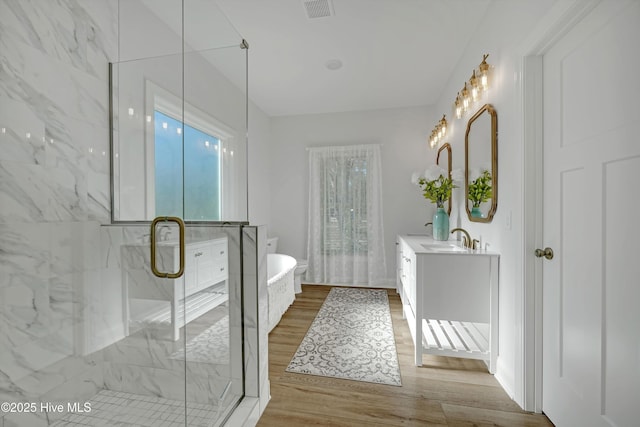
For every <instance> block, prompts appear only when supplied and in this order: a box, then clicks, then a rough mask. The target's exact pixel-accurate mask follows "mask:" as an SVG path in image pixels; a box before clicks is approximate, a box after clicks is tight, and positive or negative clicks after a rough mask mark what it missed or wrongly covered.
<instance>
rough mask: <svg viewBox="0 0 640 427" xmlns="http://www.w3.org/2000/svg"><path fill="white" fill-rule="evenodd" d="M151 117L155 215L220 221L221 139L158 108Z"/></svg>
mask: <svg viewBox="0 0 640 427" xmlns="http://www.w3.org/2000/svg"><path fill="white" fill-rule="evenodd" d="M154 118H155V159H154V160H155V188H156V191H155V211H156V216H160V215H168V216H180V217H182V216H183V212H184V218H185V219H190V220H209V221H218V220H220V205H221V203H220V202H221V201H220V193H221V191H220V167H221V164H220V159H221V156H220V148H221V142H220V139H219V138H217V137H216V136H214V135H210V134H207V133H205V132H203V131H201V130H199V129H196V128H195V127H192V126H189V125H188V124H184V125H183V124H182V123H181V122H180V121H179V120H176V119H174V118H172V117H170V116H168V115H166V114H163V113H161V112H159V111H157V110H156V111H155V114H154ZM183 126H184V127H183ZM183 182H184V189H183V188H182V187H183ZM183 191H184V193H183ZM183 203H184V205H183Z"/></svg>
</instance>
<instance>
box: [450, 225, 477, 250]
mask: <svg viewBox="0 0 640 427" xmlns="http://www.w3.org/2000/svg"><path fill="white" fill-rule="evenodd" d="M456 231H462V232H463V233H464V235H463V236H462V246H463V247H465V248H469V249H473V241H472V240H471V236H470V235H469V232H468V231H467V230H465V229H464V228H460V227H458V228H454V229H453V230H451V234H453V233H455V232H456Z"/></svg>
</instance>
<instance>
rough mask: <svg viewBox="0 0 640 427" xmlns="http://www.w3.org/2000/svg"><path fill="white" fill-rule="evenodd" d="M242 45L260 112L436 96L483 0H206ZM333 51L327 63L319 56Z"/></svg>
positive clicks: (351, 107) (337, 108)
mask: <svg viewBox="0 0 640 427" xmlns="http://www.w3.org/2000/svg"><path fill="white" fill-rule="evenodd" d="M216 1H217V3H218V5H219V7H220V8H221V9H222V11H223V12H224V13H225V14H226V15H227V17H228V19H229V20H230V21H231V23H232V24H233V26H234V27H235V28H236V29H237V31H238V32H239V33H240V34H242V37H244V38H245V39H246V40H247V41H248V42H249V45H250V49H249V97H250V98H251V99H252V100H253V101H254V102H255V103H256V104H257V105H258V106H259V107H260V108H261V109H262V110H263V111H264V112H265V113H267V114H268V115H270V116H279V115H295V114H311V113H327V112H341V111H355V110H369V109H379V108H394V107H407V106H416V105H429V104H433V103H435V102H436V101H437V99H438V97H439V96H440V94H441V90H442V88H443V87H444V86H445V84H446V83H447V81H448V79H449V76H450V74H451V73H452V71H453V70H454V69H455V67H456V64H457V63H458V61H459V59H460V57H461V55H462V53H463V52H464V50H465V48H466V46H467V44H468V43H469V41H470V38H471V37H472V35H473V34H474V32H475V30H476V27H477V26H478V24H479V22H481V21H482V19H483V18H484V15H485V11H486V9H487V7H488V5H489V3H490V0H333V8H334V12H335V13H334V16H331V17H325V18H316V19H309V18H307V15H306V12H305V8H304V5H303V0H216ZM332 59H339V60H341V61H342V62H343V64H344V65H343V67H342V68H341V69H339V70H336V71H331V70H329V69H327V68H326V65H325V64H326V63H327V61H329V60H332Z"/></svg>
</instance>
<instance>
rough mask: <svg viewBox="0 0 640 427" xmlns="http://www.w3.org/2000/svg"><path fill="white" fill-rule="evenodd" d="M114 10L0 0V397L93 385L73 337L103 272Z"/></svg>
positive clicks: (51, 394) (27, 420)
mask: <svg viewBox="0 0 640 427" xmlns="http://www.w3.org/2000/svg"><path fill="white" fill-rule="evenodd" d="M117 14H118V10H117V0H104V1H93V0H56V1H50V0H32V1H24V0H0V371H1V373H2V374H1V375H0V401H9V402H10V401H17V400H23V401H39V400H41V399H59V400H66V399H71V400H74V401H75V400H77V399H78V398H79V397H81V396H91V395H93V394H95V392H96V390H98V389H99V388H100V387H102V383H103V380H102V370H101V366H100V365H101V363H100V360H99V358H100V356H99V355H90V356H83V355H82V352H81V351H79V349H78V344H79V342H81V341H82V339H81V337H79V336H78V335H79V331H81V330H82V328H81V326H82V325H81V324H80V319H82V311H83V310H84V305H83V302H84V301H85V300H86V298H89V297H90V295H92V294H95V291H96V290H97V289H99V285H100V280H101V276H102V274H103V270H104V269H103V268H102V266H101V262H100V259H101V251H100V247H99V244H98V242H99V241H100V226H101V224H102V223H106V222H108V221H109V217H110V213H109V122H108V120H109V114H108V74H107V73H108V65H107V64H108V62H109V61H113V60H115V59H116V55H117V17H118V16H117ZM94 298H95V296H94ZM79 326H80V327H79ZM42 418H43V414H39V416H29V415H24V416H22V417H21V418H15V417H7V418H6V419H5V420H4V421H6V422H5V425H9V424H10V423H15V424H16V425H33V426H37V425H41V424H42V423H43V419H42ZM0 424H1V423H0ZM11 425H13V424H11ZM43 425H46V424H43Z"/></svg>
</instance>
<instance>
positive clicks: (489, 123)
mask: <svg viewBox="0 0 640 427" xmlns="http://www.w3.org/2000/svg"><path fill="white" fill-rule="evenodd" d="M464 155H465V172H464V177H465V199H466V201H467V202H466V204H465V207H466V210H467V216H468V217H469V221H473V222H491V221H492V220H493V215H494V214H495V213H496V209H497V208H498V114H497V113H496V110H495V109H494V108H493V106H492V105H490V104H485V105H484V106H483V107H482V108H480V109H479V110H478V111H477V112H476V113H475V114H474V115H473V117H471V118H470V119H469V122H468V123H467V132H466V134H465V138H464Z"/></svg>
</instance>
